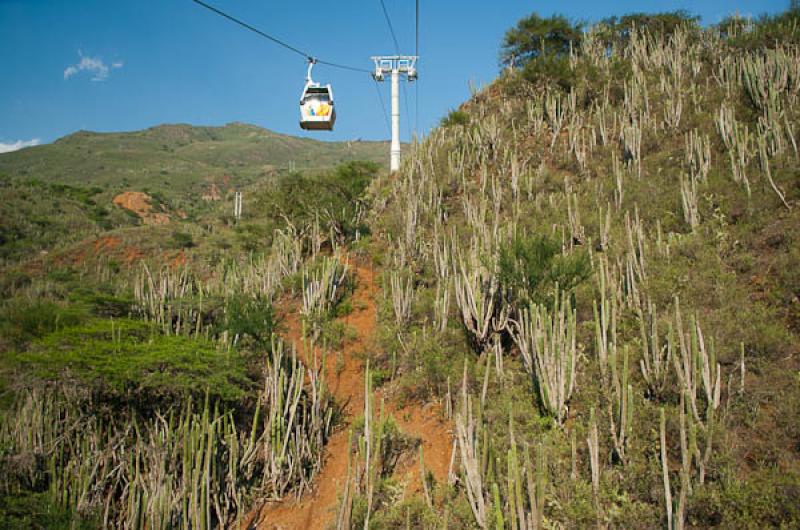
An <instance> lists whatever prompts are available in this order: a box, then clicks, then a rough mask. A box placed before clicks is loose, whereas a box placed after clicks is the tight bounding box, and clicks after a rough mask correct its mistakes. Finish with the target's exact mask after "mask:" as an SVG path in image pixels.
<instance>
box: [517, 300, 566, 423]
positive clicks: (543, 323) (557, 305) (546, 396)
mask: <svg viewBox="0 0 800 530" xmlns="http://www.w3.org/2000/svg"><path fill="white" fill-rule="evenodd" d="M509 327H510V331H511V337H512V338H513V340H514V342H515V343H516V344H517V346H518V347H519V349H520V353H521V354H522V359H523V362H524V365H525V369H526V370H527V372H528V373H529V374H530V376H531V377H532V378H533V380H534V383H535V386H536V388H537V389H538V392H539V401H540V403H541V404H542V407H543V408H544V410H545V412H547V414H549V415H550V416H552V417H553V419H555V420H556V422H557V423H559V424H561V423H562V422H563V421H564V418H566V415H567V411H568V407H567V404H568V402H569V399H570V397H571V396H572V392H573V390H574V389H575V380H576V362H577V349H576V337H575V328H576V321H575V310H574V309H572V308H571V307H570V303H569V298H568V296H567V294H566V293H559V292H558V290H556V293H555V295H554V299H553V309H552V310H548V309H547V307H546V306H543V305H536V304H531V305H530V306H529V307H528V308H526V309H523V310H522V311H521V312H520V314H519V317H518V319H517V320H516V321H511V323H510V326H509Z"/></svg>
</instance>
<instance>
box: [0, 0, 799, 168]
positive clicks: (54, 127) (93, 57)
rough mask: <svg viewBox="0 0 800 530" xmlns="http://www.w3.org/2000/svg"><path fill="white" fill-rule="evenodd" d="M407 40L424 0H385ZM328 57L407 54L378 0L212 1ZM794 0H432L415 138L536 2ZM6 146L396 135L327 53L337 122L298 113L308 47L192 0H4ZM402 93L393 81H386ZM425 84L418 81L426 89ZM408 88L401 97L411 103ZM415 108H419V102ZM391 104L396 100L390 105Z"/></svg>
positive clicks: (368, 87) (600, 14)
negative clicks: (162, 131) (328, 124)
mask: <svg viewBox="0 0 800 530" xmlns="http://www.w3.org/2000/svg"><path fill="white" fill-rule="evenodd" d="M384 2H385V4H386V7H387V9H388V12H389V14H390V16H391V19H392V22H393V25H394V27H395V31H396V33H397V37H398V40H399V42H400V47H401V53H413V51H414V4H415V1H414V0H384ZM208 3H210V4H212V5H215V6H217V7H219V8H220V9H222V10H224V11H227V12H229V13H230V14H232V15H234V16H237V17H239V18H241V19H243V20H245V21H247V22H249V23H250V24H252V25H254V26H256V27H258V28H260V29H262V30H263V31H265V32H267V33H270V34H273V35H275V36H276V37H278V38H281V39H283V40H285V41H287V42H289V43H290V44H292V45H293V46H295V47H297V48H300V49H303V50H306V51H308V52H309V53H311V54H313V55H315V56H318V57H320V58H322V59H325V60H328V61H332V62H341V63H346V64H351V65H355V66H359V67H363V68H366V69H370V68H372V63H371V61H370V60H369V57H370V55H374V54H391V53H394V52H395V50H394V45H393V43H392V39H391V36H390V33H389V30H388V27H387V24H386V21H385V19H384V17H383V12H382V10H381V4H380V1H379V0H330V1H328V2H299V1H296V0H295V1H290V0H268V1H267V0H261V1H257V0H208ZM787 5H788V0H701V1H695V2H691V1H679V0H637V1H632V0H618V1H615V2H598V1H596V0H594V1H592V0H573V1H572V2H563V1H561V2H555V1H537V2H530V1H521V0H461V1H455V0H420V10H421V18H420V26H421V27H420V33H421V34H420V55H421V59H420V63H419V77H420V80H419V82H418V86H416V87H415V86H414V84H409V85H408V86H407V98H408V103H409V105H408V107H409V108H407V109H406V108H403V111H402V114H401V116H402V118H401V119H402V120H403V122H402V123H401V130H402V134H403V137H404V138H403V139H404V140H407V139H408V135H409V131H410V130H411V129H413V127H414V122H415V112H414V111H415V108H416V106H417V104H416V103H415V98H416V97H417V94H418V98H419V116H418V119H417V120H416V121H417V123H418V127H419V130H420V131H423V132H424V131H426V130H428V129H429V128H430V127H432V126H434V125H436V123H438V120H439V119H440V118H441V117H442V116H443V115H444V114H446V112H447V111H448V109H450V108H454V107H456V106H457V105H458V104H459V103H460V102H462V101H464V100H465V99H466V98H467V97H468V96H469V84H470V83H471V82H472V83H475V84H476V85H480V84H483V83H487V82H489V81H491V80H492V79H493V78H494V77H495V76H496V75H497V72H498V66H497V57H498V49H499V44H500V41H501V39H502V37H503V34H504V32H505V31H506V30H507V29H508V28H510V27H511V26H513V25H514V24H515V23H516V22H517V20H519V19H520V18H521V17H523V16H525V15H527V14H529V13H531V12H533V11H537V12H538V13H540V14H542V15H550V14H554V13H560V14H564V15H567V16H568V17H570V18H573V19H578V20H583V21H589V22H591V21H596V20H598V19H601V18H604V17H606V16H610V15H619V14H625V13H629V12H632V11H645V12H655V11H665V10H674V9H686V10H688V11H690V12H692V13H694V14H697V15H700V16H702V19H703V23H704V24H713V23H715V22H718V21H719V20H720V19H721V18H723V17H724V16H725V15H727V14H730V13H733V12H739V13H741V14H745V15H748V14H752V15H758V14H761V13H764V12H768V13H774V12H777V11H781V10H783V9H785V8H786V7H787ZM0 50H2V54H0V152H2V151H4V150H9V149H11V148H13V147H17V146H21V145H26V142H30V143H35V142H36V141H40V142H50V141H53V140H55V139H56V138H59V137H61V136H64V135H66V134H69V133H72V132H74V131H76V130H80V129H87V130H94V131H124V130H136V129H142V128H146V127H150V126H153V125H157V124H161V123H176V122H181V123H191V124H195V125H222V124H225V123H228V122H231V121H243V122H248V123H253V124H256V125H259V126H262V127H266V128H269V129H272V130H275V131H278V132H282V133H288V134H295V135H303V136H315V137H317V138H321V139H330V140H342V139H355V138H363V139H386V138H387V137H388V131H387V126H386V121H385V118H384V114H383V111H382V110H381V106H380V102H379V99H378V95H377V91H376V87H375V83H374V82H373V81H372V79H371V78H370V77H369V76H368V75H367V74H361V73H353V72H347V71H342V70H337V69H332V68H329V67H325V66H322V65H320V66H318V67H317V68H315V76H314V77H315V78H316V80H318V81H323V82H330V83H332V84H333V87H334V94H335V96H336V106H337V109H338V121H337V123H336V131H335V132H333V133H304V132H303V131H301V129H300V128H299V126H298V124H297V120H298V115H299V108H298V101H299V96H300V92H301V89H302V86H303V81H304V76H305V69H306V65H305V64H304V60H303V58H302V57H300V56H299V55H295V54H293V53H291V52H289V51H287V50H285V49H283V48H281V47H278V46H276V45H274V44H272V43H270V42H269V41H267V40H265V39H263V38H262V37H259V36H257V35H254V34H252V33H249V32H248V31H246V30H244V29H243V28H240V27H238V26H236V25H234V24H233V23H231V22H229V21H227V20H225V19H223V18H221V17H219V16H217V15H214V14H213V13H211V12H209V11H207V10H205V9H203V8H201V7H199V6H197V5H196V4H194V3H193V2H191V1H190V0H139V1H125V0H114V1H109V0H78V1H68V0H59V1H55V0H0ZM379 88H380V91H381V92H382V94H383V100H384V102H385V103H386V104H387V105H388V103H389V86H388V83H382V84H380V85H379ZM417 90H418V93H417ZM405 103H406V101H405V98H404V97H403V95H402V92H401V107H405ZM407 111H408V112H407ZM387 112H388V109H387Z"/></svg>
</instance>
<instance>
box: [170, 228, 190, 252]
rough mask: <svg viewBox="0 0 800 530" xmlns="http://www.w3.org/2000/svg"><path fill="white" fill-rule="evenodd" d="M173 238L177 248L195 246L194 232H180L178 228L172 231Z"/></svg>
mask: <svg viewBox="0 0 800 530" xmlns="http://www.w3.org/2000/svg"><path fill="white" fill-rule="evenodd" d="M172 240H173V241H174V242H175V246H176V247H177V248H192V247H193V246H194V240H193V239H192V234H189V233H187V232H180V231H177V230H176V231H175V232H172Z"/></svg>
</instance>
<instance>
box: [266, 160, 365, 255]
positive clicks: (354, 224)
mask: <svg viewBox="0 0 800 530" xmlns="http://www.w3.org/2000/svg"><path fill="white" fill-rule="evenodd" d="M378 170H379V166H378V165H377V164H375V163H373V162H362V161H354V162H347V163H346V164H342V165H340V166H338V167H337V168H336V169H335V170H334V171H332V172H329V173H322V174H318V175H313V176H306V175H302V174H299V173H290V174H289V175H286V176H283V177H281V178H279V179H278V180H277V182H276V183H275V187H274V188H271V189H270V190H269V192H268V195H265V196H262V197H261V198H260V201H263V205H262V206H259V207H260V208H262V209H263V210H265V211H266V212H267V215H268V216H269V219H270V220H271V221H272V222H273V223H274V224H275V225H276V226H285V225H286V221H287V220H288V221H289V222H290V223H291V224H293V225H295V226H297V227H303V226H305V225H308V224H309V223H312V222H314V221H315V220H319V221H320V224H321V225H322V227H323V231H327V230H332V231H333V232H334V233H336V234H337V235H338V237H339V238H341V239H343V240H344V241H349V240H352V239H353V238H354V237H355V234H356V232H359V233H360V234H366V233H368V232H369V228H368V227H367V225H366V224H365V223H364V222H363V221H362V219H361V217H362V214H363V213H364V212H365V211H366V202H365V197H364V193H365V191H366V189H367V186H369V184H370V182H372V180H373V179H374V178H375V177H376V176H377V174H378Z"/></svg>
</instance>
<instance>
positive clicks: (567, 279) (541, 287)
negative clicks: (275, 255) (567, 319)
mask: <svg viewBox="0 0 800 530" xmlns="http://www.w3.org/2000/svg"><path fill="white" fill-rule="evenodd" d="M498 270H499V273H498V275H499V280H500V284H501V286H502V287H503V288H504V289H505V290H506V293H507V295H508V296H509V297H510V298H511V300H510V301H511V302H512V303H514V304H515V305H516V306H517V307H523V306H525V305H527V304H528V303H531V302H532V303H537V304H542V303H543V304H549V303H552V296H553V291H554V289H555V286H556V284H558V287H559V289H560V290H562V291H572V290H573V289H575V288H576V287H577V286H578V285H579V284H580V283H581V282H583V281H584V280H585V279H586V278H588V277H589V274H590V264H589V257H588V255H587V254H586V253H585V252H573V253H572V254H566V255H565V254H562V252H561V244H560V243H558V242H557V241H555V240H553V239H550V238H548V237H547V236H530V237H528V236H517V237H516V238H514V240H513V241H512V242H511V243H510V245H508V246H505V247H501V248H500V255H499V257H498Z"/></svg>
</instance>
